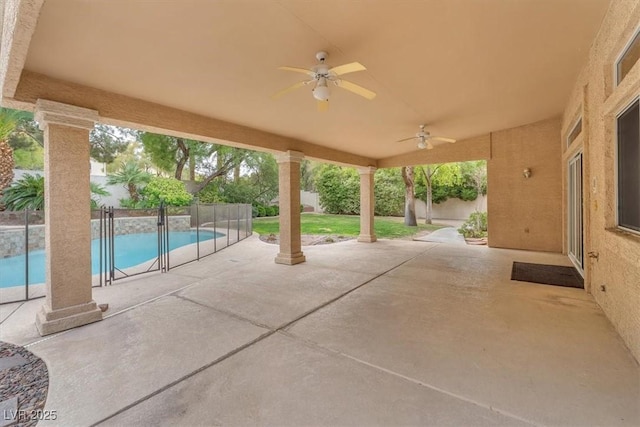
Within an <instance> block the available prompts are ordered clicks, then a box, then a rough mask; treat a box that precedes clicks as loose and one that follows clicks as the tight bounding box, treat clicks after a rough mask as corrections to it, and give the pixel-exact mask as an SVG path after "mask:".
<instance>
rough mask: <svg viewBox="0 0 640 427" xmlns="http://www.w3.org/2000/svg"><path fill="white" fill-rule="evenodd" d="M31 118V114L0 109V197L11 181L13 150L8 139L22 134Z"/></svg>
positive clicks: (13, 164)
mask: <svg viewBox="0 0 640 427" xmlns="http://www.w3.org/2000/svg"><path fill="white" fill-rule="evenodd" d="M32 118H33V115H32V114H31V113H27V112H24V111H18V110H12V109H10V108H0V196H2V194H3V190H4V189H5V188H7V187H8V186H9V185H10V184H11V182H12V181H13V169H14V166H15V163H14V159H13V148H12V147H11V145H10V144H9V139H10V137H11V135H12V134H14V133H24V132H23V126H24V124H25V123H26V122H28V121H30V120H31V119H32Z"/></svg>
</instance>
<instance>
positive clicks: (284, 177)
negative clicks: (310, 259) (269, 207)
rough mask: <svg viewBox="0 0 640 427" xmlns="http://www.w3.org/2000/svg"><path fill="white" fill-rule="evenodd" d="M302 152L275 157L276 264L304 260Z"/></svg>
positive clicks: (290, 152)
mask: <svg viewBox="0 0 640 427" xmlns="http://www.w3.org/2000/svg"><path fill="white" fill-rule="evenodd" d="M303 158H304V155H303V154H302V153H299V152H297V151H287V152H286V153H283V154H281V155H279V156H278V157H277V160H278V182H279V186H278V188H279V196H278V197H279V200H280V252H279V253H278V256H276V263H277V264H287V265H294V264H299V263H301V262H304V261H305V257H304V254H303V253H302V242H301V240H300V161H301V160H302V159H303Z"/></svg>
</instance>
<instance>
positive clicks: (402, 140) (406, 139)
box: [396, 136, 416, 142]
mask: <svg viewBox="0 0 640 427" xmlns="http://www.w3.org/2000/svg"><path fill="white" fill-rule="evenodd" d="M412 139H416V137H415V136H412V137H411V138H405V139H401V140H399V141H396V142H405V141H411V140H412Z"/></svg>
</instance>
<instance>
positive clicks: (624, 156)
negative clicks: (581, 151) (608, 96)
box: [617, 99, 640, 232]
mask: <svg viewBox="0 0 640 427" xmlns="http://www.w3.org/2000/svg"><path fill="white" fill-rule="evenodd" d="M617 128H618V225H619V226H620V227H623V228H627V229H630V230H634V231H638V232H640V102H639V100H638V99H636V100H635V101H634V102H633V103H632V104H631V105H630V106H629V107H627V109H626V110H624V111H623V112H622V113H620V115H618V118H617Z"/></svg>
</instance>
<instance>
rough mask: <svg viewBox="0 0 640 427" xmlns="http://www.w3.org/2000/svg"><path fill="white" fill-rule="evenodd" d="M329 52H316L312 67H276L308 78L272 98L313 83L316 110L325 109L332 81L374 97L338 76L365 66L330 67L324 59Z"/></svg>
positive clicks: (372, 95)
mask: <svg viewBox="0 0 640 427" xmlns="http://www.w3.org/2000/svg"><path fill="white" fill-rule="evenodd" d="M328 56H329V54H328V53H327V52H318V53H316V59H318V62H319V63H318V65H316V66H314V67H312V68H309V69H307V68H297V67H278V69H279V70H284V71H293V72H296V73H302V74H306V75H307V76H309V79H307V80H303V81H301V82H298V83H295V84H293V85H291V86H289V87H288V88H286V89H283V90H281V91H279V92H277V93H276V94H274V95H273V96H272V98H274V99H275V98H279V97H281V96H282V95H284V94H287V93H289V92H291V91H294V90H296V89H299V88H301V87H302V86H306V85H309V84H313V85H314V86H313V90H312V93H313V97H314V98H315V99H316V100H317V103H318V111H326V110H327V109H328V108H329V96H330V95H331V91H330V90H329V83H333V84H335V85H336V86H338V87H340V88H342V89H346V90H348V91H350V92H353V93H355V94H357V95H360V96H362V97H364V98H367V99H369V100H371V99H373V98H375V97H376V93H375V92H373V91H371V90H369V89H366V88H364V87H362V86H360V85H357V84H355V83H352V82H349V81H346V80H343V79H341V78H340V76H342V75H344V74H347V73H354V72H356V71H364V70H366V68H365V67H364V65H362V64H361V63H359V62H351V63H349V64H344V65H339V66H337V67H330V66H329V65H328V64H326V60H327V57H328Z"/></svg>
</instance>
